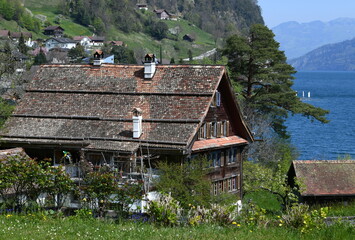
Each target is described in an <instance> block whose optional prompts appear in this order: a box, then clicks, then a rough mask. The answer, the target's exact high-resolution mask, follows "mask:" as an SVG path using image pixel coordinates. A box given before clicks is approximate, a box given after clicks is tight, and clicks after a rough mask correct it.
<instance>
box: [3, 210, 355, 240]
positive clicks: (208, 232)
mask: <svg viewBox="0 0 355 240" xmlns="http://www.w3.org/2000/svg"><path fill="white" fill-rule="evenodd" d="M354 234H355V230H354V228H353V227H350V226H347V225H334V226H331V227H326V228H324V229H321V230H315V231H312V232H308V233H305V234H302V233H300V231H298V230H294V229H288V228H283V227H268V228H248V227H243V226H241V227H236V226H224V227H222V226H217V225H200V226H198V227H174V228H173V227H155V226H154V225H149V224H140V223H133V222H124V223H119V224H117V223H114V222H109V221H103V220H95V219H93V220H81V219H77V218H58V219H53V218H49V217H45V216H44V217H42V218H41V219H40V218H38V216H36V217H32V216H22V217H21V216H9V215H7V216H0V239H36V240H40V239H125V240H128V239H174V240H177V239H205V240H209V239H216V240H217V239H218V240H220V239H255V240H257V239H263V240H265V239H312V240H314V239H339V240H340V239H341V240H347V239H349V240H350V239H353V236H354Z"/></svg>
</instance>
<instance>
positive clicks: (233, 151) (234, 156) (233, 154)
mask: <svg viewBox="0 0 355 240" xmlns="http://www.w3.org/2000/svg"><path fill="white" fill-rule="evenodd" d="M236 161H237V148H230V149H229V159H228V163H235V162H236Z"/></svg>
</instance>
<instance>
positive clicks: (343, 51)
mask: <svg viewBox="0 0 355 240" xmlns="http://www.w3.org/2000/svg"><path fill="white" fill-rule="evenodd" d="M288 62H289V64H291V65H292V66H293V67H294V68H295V69H296V70H297V71H355V38H353V39H351V40H345V41H343V42H340V43H332V44H327V45H324V46H322V47H319V48H317V49H315V50H313V51H311V52H309V53H307V54H305V55H304V56H302V57H299V58H295V59H291V60H289V61H288Z"/></svg>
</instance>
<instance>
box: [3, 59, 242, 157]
mask: <svg viewBox="0 0 355 240" xmlns="http://www.w3.org/2000/svg"><path fill="white" fill-rule="evenodd" d="M225 74H226V70H225V67H224V66H193V65H158V66H157V68H156V73H155V75H154V77H153V78H152V79H151V80H147V79H145V78H144V67H143V66H142V65H114V64H103V65H102V66H100V67H94V66H92V65H42V66H41V67H39V68H38V70H37V72H36V73H35V75H34V77H33V80H32V82H31V83H30V84H29V85H28V87H27V90H26V93H25V95H24V97H23V98H22V100H21V103H20V104H19V105H18V107H17V108H16V110H15V111H14V113H13V116H12V117H11V118H10V119H9V120H8V121H7V123H6V127H5V130H3V131H2V133H1V134H0V135H2V136H3V137H4V138H5V139H6V140H7V141H11V139H13V140H14V141H17V142H21V141H22V142H23V141H25V142H29V143H31V142H34V143H38V142H39V141H43V140H48V141H51V142H52V143H53V142H55V141H74V142H77V143H82V145H85V146H87V147H88V148H91V149H92V148H95V147H100V148H107V150H110V149H113V148H116V149H117V150H118V149H120V150H122V149H123V150H124V149H126V150H127V151H129V150H131V149H133V148H134V147H135V146H136V143H143V144H146V145H149V146H156V147H159V148H171V149H179V150H184V149H186V148H187V147H188V146H190V143H191V141H193V136H194V134H195V133H196V132H197V129H198V127H199V125H200V124H201V123H202V121H203V119H204V117H205V115H206V114H207V111H208V109H209V105H210V104H211V102H212V100H213V99H212V97H213V94H214V92H215V90H216V89H217V87H218V85H219V82H220V81H221V79H222V78H223V76H226V75H225ZM134 108H140V109H142V117H143V124H142V128H143V134H142V136H141V138H140V139H133V132H132V130H133V129H132V128H133V124H132V110H133V109H134ZM237 121H240V120H237ZM21 139H22V140H21ZM100 141H101V142H100ZM99 142H100V143H99ZM102 142H109V143H110V144H108V145H107V146H104V145H102ZM126 143H131V144H130V145H129V144H126ZM100 144H101V145H100ZM125 144H126V145H125Z"/></svg>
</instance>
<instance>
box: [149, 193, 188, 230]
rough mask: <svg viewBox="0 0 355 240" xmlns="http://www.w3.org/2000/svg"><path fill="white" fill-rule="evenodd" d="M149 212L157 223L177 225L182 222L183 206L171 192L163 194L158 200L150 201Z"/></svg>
mask: <svg viewBox="0 0 355 240" xmlns="http://www.w3.org/2000/svg"><path fill="white" fill-rule="evenodd" d="M147 212H148V214H149V216H150V217H151V218H152V219H153V221H154V223H155V224H157V225H161V226H176V225H179V224H180V220H181V214H182V208H181V206H180V203H179V202H178V201H176V200H175V199H174V198H173V197H172V196H171V195H170V194H161V196H160V197H159V199H158V200H156V201H151V202H149V207H148V211H147Z"/></svg>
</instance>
